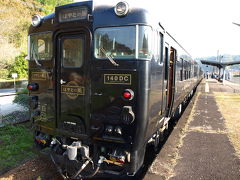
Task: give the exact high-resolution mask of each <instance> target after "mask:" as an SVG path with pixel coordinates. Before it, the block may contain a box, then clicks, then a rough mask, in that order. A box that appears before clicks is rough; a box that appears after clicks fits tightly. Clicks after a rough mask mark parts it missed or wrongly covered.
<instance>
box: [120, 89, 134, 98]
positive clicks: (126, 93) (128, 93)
mask: <svg viewBox="0 0 240 180" xmlns="http://www.w3.org/2000/svg"><path fill="white" fill-rule="evenodd" d="M122 96H123V98H124V99H126V100H132V99H133V97H134V92H133V91H132V90H131V89H125V90H124V92H123V94H122Z"/></svg>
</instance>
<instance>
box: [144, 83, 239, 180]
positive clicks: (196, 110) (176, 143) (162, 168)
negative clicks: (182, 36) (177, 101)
mask: <svg viewBox="0 0 240 180" xmlns="http://www.w3.org/2000/svg"><path fill="white" fill-rule="evenodd" d="M238 92H240V86H239V87H238V86H235V85H234V86H233V84H232V83H230V82H227V81H225V82H224V84H223V83H220V82H218V81H217V80H215V79H204V80H203V81H202V82H201V83H200V84H199V86H198V88H197V91H196V93H195V95H194V97H193V100H192V102H190V104H189V107H187V109H186V110H185V112H184V114H183V115H182V117H181V118H180V119H179V121H178V123H177V125H176V127H175V128H174V130H173V132H172V133H171V135H170V136H169V138H168V140H167V142H166V143H165V145H164V146H163V148H162V149H161V150H160V152H159V154H158V156H157V157H156V158H155V160H154V162H153V163H152V165H151V167H150V168H149V172H148V173H147V174H146V175H145V178H144V179H145V180H161V179H171V180H185V179H186V180H200V179H204V180H215V179H216V180H239V179H240V154H239V151H238V152H237V150H239V149H237V147H236V145H235V144H233V143H232V142H233V141H232V139H231V136H229V133H231V132H230V131H231V129H229V128H228V127H227V126H226V120H225V118H224V117H226V116H225V115H229V114H228V111H226V112H225V111H222V110H220V108H219V107H218V106H219V105H218V104H217V103H218V102H217V99H218V98H222V99H221V100H222V101H224V102H225V104H226V103H228V104H227V105H226V107H228V108H230V109H231V107H233V108H234V106H233V103H234V102H236V103H239V104H240V94H238ZM223 95H227V96H226V97H229V96H231V97H232V96H233V97H234V98H235V99H231V101H228V100H227V99H226V101H225V99H224V98H225V96H223ZM236 108H237V107H236ZM234 112H236V113H239V116H238V117H237V118H236V116H235V122H237V121H239V122H240V118H239V117H240V110H239V108H238V110H237V109H236V111H234ZM186 113H187V114H186ZM224 113H225V114H224ZM229 113H231V112H229ZM235 115H236V114H235ZM237 119H238V120H237ZM233 122H234V121H233ZM236 125H237V124H236ZM238 125H240V123H239V124H238ZM233 126H234V125H233ZM239 127H240V126H239ZM234 128H235V127H234ZM232 130H234V129H232ZM235 130H236V129H235ZM236 131H237V130H236ZM239 131H240V128H239ZM239 131H238V132H239ZM234 135H236V136H238V137H236V142H237V143H238V145H239V144H240V141H239V140H240V136H239V135H240V133H236V134H234ZM238 148H239V147H238Z"/></svg>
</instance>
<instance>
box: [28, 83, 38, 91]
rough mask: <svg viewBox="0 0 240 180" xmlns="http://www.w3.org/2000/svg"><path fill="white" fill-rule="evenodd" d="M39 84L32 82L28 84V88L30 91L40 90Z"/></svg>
mask: <svg viewBox="0 0 240 180" xmlns="http://www.w3.org/2000/svg"><path fill="white" fill-rule="evenodd" d="M38 87H39V86H38V84H37V83H31V84H28V85H27V89H28V90H29V91H37V90H38Z"/></svg>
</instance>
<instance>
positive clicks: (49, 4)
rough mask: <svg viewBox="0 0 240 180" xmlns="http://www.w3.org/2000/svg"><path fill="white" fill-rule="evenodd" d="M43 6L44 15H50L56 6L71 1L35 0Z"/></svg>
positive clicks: (70, 0)
mask: <svg viewBox="0 0 240 180" xmlns="http://www.w3.org/2000/svg"><path fill="white" fill-rule="evenodd" d="M36 1H37V2H39V3H40V4H41V5H42V6H43V11H44V12H45V13H47V14H48V13H52V12H54V9H55V7H56V6H60V5H64V4H68V3H71V2H73V0H36Z"/></svg>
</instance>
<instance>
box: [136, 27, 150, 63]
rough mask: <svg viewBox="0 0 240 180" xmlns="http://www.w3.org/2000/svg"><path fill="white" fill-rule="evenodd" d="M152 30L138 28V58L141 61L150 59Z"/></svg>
mask: <svg viewBox="0 0 240 180" xmlns="http://www.w3.org/2000/svg"><path fill="white" fill-rule="evenodd" d="M152 33H153V32H152V28H151V27H149V26H139V36H138V57H139V58H140V59H141V58H142V59H151V58H152Z"/></svg>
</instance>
